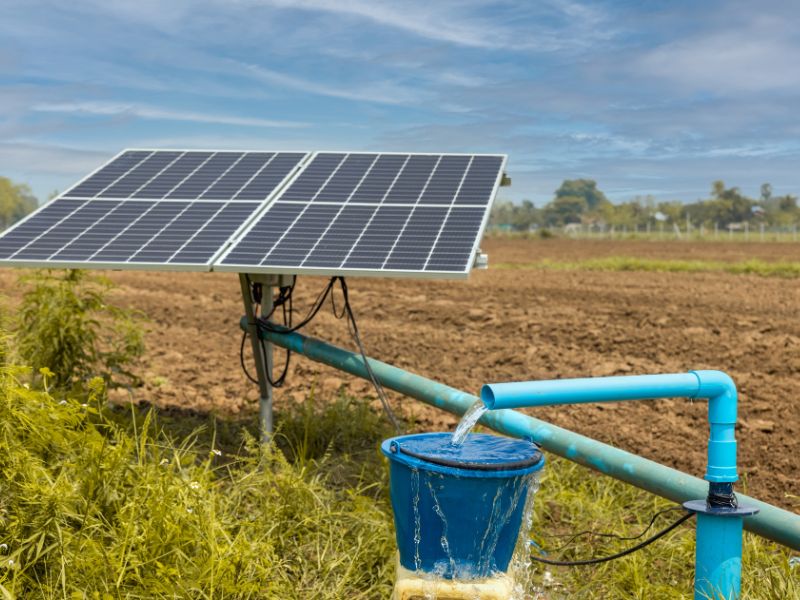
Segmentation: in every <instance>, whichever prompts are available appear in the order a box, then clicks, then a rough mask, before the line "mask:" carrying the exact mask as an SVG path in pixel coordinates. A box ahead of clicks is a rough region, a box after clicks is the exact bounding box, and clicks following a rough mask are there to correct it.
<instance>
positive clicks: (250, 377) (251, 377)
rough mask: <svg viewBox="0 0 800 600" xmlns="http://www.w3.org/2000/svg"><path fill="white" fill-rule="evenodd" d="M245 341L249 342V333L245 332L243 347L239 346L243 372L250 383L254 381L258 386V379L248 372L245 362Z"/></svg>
mask: <svg viewBox="0 0 800 600" xmlns="http://www.w3.org/2000/svg"><path fill="white" fill-rule="evenodd" d="M245 341H247V332H246V331H243V332H242V345H241V346H239V362H240V363H242V371H244V374H245V376H246V377H247V378H248V379H249V380H250V381H252V382H253V383H255V384H256V385H257V384H258V379H256V378H255V377H253V376H252V375H250V372H249V371H248V370H247V365H246V364H245V362H244V343H245Z"/></svg>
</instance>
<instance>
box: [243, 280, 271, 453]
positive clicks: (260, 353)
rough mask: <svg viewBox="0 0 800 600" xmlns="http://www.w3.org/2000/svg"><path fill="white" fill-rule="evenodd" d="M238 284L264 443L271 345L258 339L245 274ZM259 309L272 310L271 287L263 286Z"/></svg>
mask: <svg viewBox="0 0 800 600" xmlns="http://www.w3.org/2000/svg"><path fill="white" fill-rule="evenodd" d="M239 283H240V285H241V287H242V301H243V302H244V310H245V315H246V317H247V333H248V334H249V336H250V343H251V347H252V349H253V358H254V359H255V363H256V377H257V378H258V390H259V402H258V423H259V427H260V429H261V441H262V443H266V442H268V441H269V439H270V437H271V436H272V386H271V385H270V383H269V378H268V377H267V374H268V373H272V344H271V343H270V342H269V341H266V340H265V341H262V340H261V339H260V338H259V335H258V324H257V322H256V315H255V312H254V311H253V295H252V290H251V289H250V283H249V279H248V276H247V275H246V274H245V273H240V274H239ZM261 307H262V308H261V310H262V313H263V314H269V313H270V311H271V310H272V286H270V285H264V286H263V293H262V299H261ZM262 348H263V350H262Z"/></svg>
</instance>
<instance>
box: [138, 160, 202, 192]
mask: <svg viewBox="0 0 800 600" xmlns="http://www.w3.org/2000/svg"><path fill="white" fill-rule="evenodd" d="M212 154H213V152H187V153H186V154H184V155H183V156H181V157H180V158H179V159H178V160H176V161H175V162H174V163H172V164H171V165H170V166H169V167H167V169H166V170H165V171H164V172H163V173H161V174H160V175H159V176H158V177H156V178H155V179H153V180H152V181H151V182H150V183H148V184H147V185H145V186H144V187H143V188H141V189H140V190H139V191H138V192H136V193H135V194H133V196H132V198H149V199H158V198H163V197H165V196H166V195H167V194H169V193H170V192H171V191H172V190H173V189H175V187H176V186H178V185H179V184H180V183H181V182H182V181H183V180H184V179H186V178H187V177H189V175H191V174H192V173H194V171H195V170H196V169H198V168H200V167H202V165H203V163H205V162H206V161H207V160H208V159H209V158H210V157H211V155H212Z"/></svg>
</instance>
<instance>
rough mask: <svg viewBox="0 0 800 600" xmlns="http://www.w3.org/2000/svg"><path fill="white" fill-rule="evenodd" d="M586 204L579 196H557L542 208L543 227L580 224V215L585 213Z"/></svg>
mask: <svg viewBox="0 0 800 600" xmlns="http://www.w3.org/2000/svg"><path fill="white" fill-rule="evenodd" d="M587 208H588V204H587V202H586V199H585V198H583V197H580V196H559V197H556V199H555V200H553V201H552V202H551V203H550V204H548V205H547V206H546V207H545V208H544V221H545V225H548V226H553V225H566V224H568V223H580V222H581V215H582V214H583V213H585V212H586V209H587Z"/></svg>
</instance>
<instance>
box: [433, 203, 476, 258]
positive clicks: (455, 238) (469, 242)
mask: <svg viewBox="0 0 800 600" xmlns="http://www.w3.org/2000/svg"><path fill="white" fill-rule="evenodd" d="M484 213H485V211H484V210H483V209H482V208H462V207H456V208H453V209H452V210H451V211H450V214H449V215H448V217H447V220H446V221H445V223H444V227H442V232H441V234H440V235H439V239H438V240H437V242H436V245H435V246H434V248H433V252H432V253H431V255H430V258H429V259H428V262H427V264H426V265H425V270H426V271H454V270H463V269H465V268H466V267H467V266H468V265H469V263H470V261H472V259H473V254H472V251H473V247H474V244H475V240H476V238H477V236H478V233H479V232H480V227H481V223H482V221H483V216H484Z"/></svg>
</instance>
